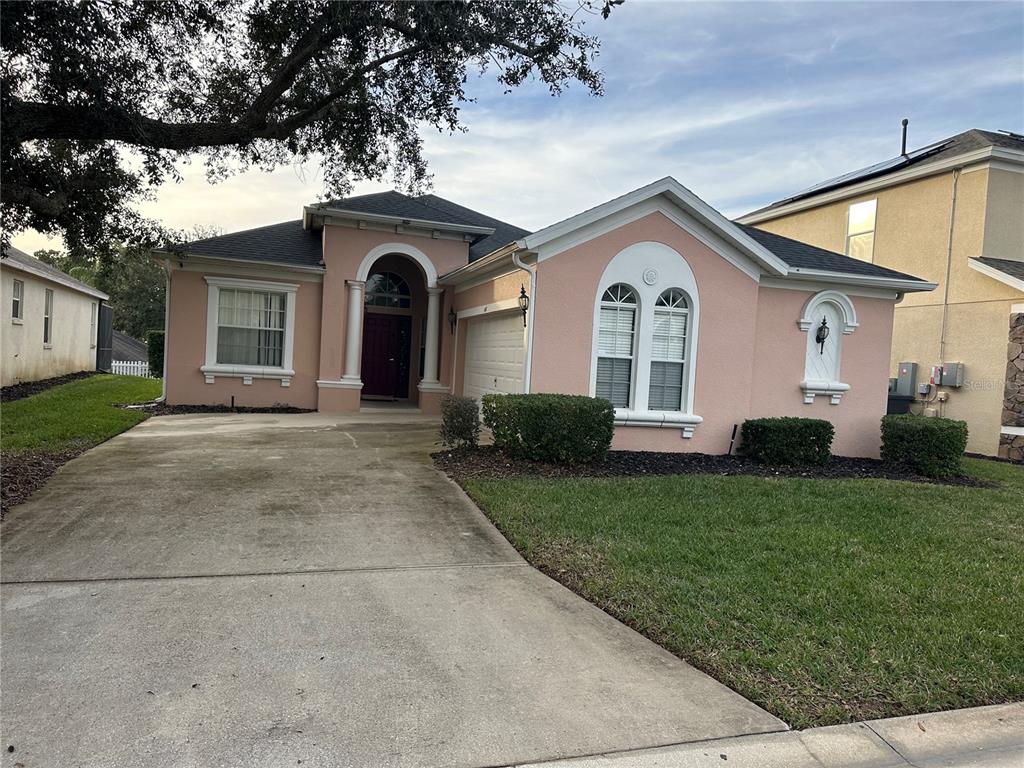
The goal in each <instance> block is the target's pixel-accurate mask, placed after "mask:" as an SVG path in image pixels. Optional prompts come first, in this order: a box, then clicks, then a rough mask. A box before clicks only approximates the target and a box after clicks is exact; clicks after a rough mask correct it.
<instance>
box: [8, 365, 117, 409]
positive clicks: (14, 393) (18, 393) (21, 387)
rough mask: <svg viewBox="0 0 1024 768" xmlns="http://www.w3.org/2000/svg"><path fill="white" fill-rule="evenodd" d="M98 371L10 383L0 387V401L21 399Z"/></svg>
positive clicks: (84, 377) (9, 401) (87, 376)
mask: <svg viewBox="0 0 1024 768" xmlns="http://www.w3.org/2000/svg"><path fill="white" fill-rule="evenodd" d="M97 373H99V371H79V372H78V373H67V374H64V375H63V376H54V377H53V378H52V379H40V380H39V381H25V382H22V383H21V384H10V385H8V386H6V387H3V388H0V402H4V403H12V402H14V401H15V400H21V399H22V398H25V397H31V396H32V395H38V394H39V393H40V392H45V391H46V390H48V389H50V388H52V387H57V386H60V385H61V384H67V383H69V382H72V381H78V380H79V379H87V378H89V377H90V376H95V375H96V374H97Z"/></svg>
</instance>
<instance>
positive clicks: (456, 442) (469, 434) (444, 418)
mask: <svg viewBox="0 0 1024 768" xmlns="http://www.w3.org/2000/svg"><path fill="white" fill-rule="evenodd" d="M479 442H480V404H479V403H478V402H477V401H476V399H475V398H472V397H458V396H457V395H445V396H444V398H443V399H442V400H441V444H442V445H444V446H445V447H446V448H476V446H477V443H479Z"/></svg>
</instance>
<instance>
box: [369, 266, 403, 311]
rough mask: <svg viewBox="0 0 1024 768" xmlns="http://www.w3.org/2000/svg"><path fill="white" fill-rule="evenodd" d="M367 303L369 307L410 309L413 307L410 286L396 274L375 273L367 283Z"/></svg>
mask: <svg viewBox="0 0 1024 768" xmlns="http://www.w3.org/2000/svg"><path fill="white" fill-rule="evenodd" d="M365 302H366V306H368V307H396V308H398V309H408V308H409V307H410V306H411V298H410V294H409V284H408V283H406V282H405V279H404V278H402V276H401V275H396V274H395V273H394V272H374V273H373V274H372V275H370V277H369V279H368V280H367V281H366V288H365Z"/></svg>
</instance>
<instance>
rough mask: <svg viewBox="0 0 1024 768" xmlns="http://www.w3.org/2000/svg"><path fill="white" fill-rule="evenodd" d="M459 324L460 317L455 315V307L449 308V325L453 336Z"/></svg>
mask: <svg viewBox="0 0 1024 768" xmlns="http://www.w3.org/2000/svg"><path fill="white" fill-rule="evenodd" d="M458 324H459V316H458V315H457V314H455V307H448V325H449V326H450V327H451V329H452V335H455V326H456V325H458Z"/></svg>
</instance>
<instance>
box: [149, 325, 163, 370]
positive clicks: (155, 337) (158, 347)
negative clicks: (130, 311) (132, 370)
mask: <svg viewBox="0 0 1024 768" xmlns="http://www.w3.org/2000/svg"><path fill="white" fill-rule="evenodd" d="M146 346H147V348H148V350H149V372H150V373H151V374H152V375H153V376H155V377H156V378H158V379H162V378H163V377H164V332H163V331H146Z"/></svg>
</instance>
